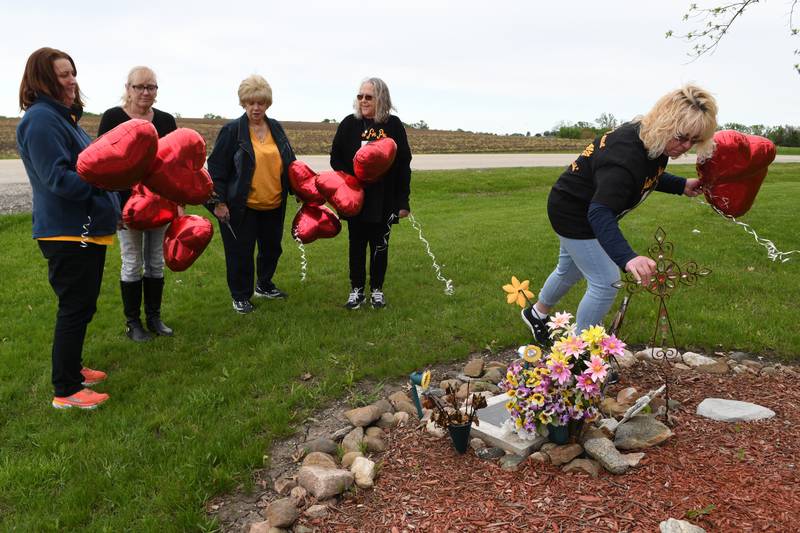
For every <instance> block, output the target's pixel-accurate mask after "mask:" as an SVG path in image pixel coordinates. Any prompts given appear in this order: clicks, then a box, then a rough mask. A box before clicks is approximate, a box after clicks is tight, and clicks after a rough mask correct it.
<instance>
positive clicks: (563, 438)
mask: <svg viewBox="0 0 800 533" xmlns="http://www.w3.org/2000/svg"><path fill="white" fill-rule="evenodd" d="M547 440H549V441H550V442H552V443H553V444H566V443H567V442H569V426H554V425H553V424H547Z"/></svg>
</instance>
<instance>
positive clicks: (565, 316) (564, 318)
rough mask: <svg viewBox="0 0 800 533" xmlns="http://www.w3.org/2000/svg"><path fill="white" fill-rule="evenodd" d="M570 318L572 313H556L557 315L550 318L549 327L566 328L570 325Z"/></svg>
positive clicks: (551, 328) (552, 328)
mask: <svg viewBox="0 0 800 533" xmlns="http://www.w3.org/2000/svg"><path fill="white" fill-rule="evenodd" d="M570 320H572V315H571V314H569V313H556V315H555V316H554V317H553V318H551V319H550V322H548V323H547V327H548V328H550V331H552V330H554V329H564V328H566V327H567V326H568V325H569V321H570Z"/></svg>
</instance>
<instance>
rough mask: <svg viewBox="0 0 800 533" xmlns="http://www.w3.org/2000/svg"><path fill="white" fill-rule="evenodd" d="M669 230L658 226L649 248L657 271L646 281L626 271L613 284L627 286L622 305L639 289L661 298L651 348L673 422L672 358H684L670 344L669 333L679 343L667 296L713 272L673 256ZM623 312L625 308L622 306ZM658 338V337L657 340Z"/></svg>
mask: <svg viewBox="0 0 800 533" xmlns="http://www.w3.org/2000/svg"><path fill="white" fill-rule="evenodd" d="M666 237H667V234H666V233H665V232H664V230H663V229H661V228H658V230H656V233H655V239H656V243H655V244H653V245H651V246H650V248H648V249H647V254H648V255H649V256H650V257H651V258H652V259H653V260H654V261H655V262H656V272H655V274H654V275H653V277H652V278H650V280H649V282H648V283H647V284H644V283H641V284H640V283H638V282H637V281H636V279H635V278H634V277H633V274H631V273H628V272H626V273H625V274H624V275H623V276H622V279H621V280H620V281H618V282H616V283H614V287H616V288H618V289H622V288H624V289H625V291H626V292H627V293H628V294H626V295H625V301H624V302H623V306H624V307H627V304H628V300H629V297H630V296H631V295H633V294H636V293H639V292H643V291H646V292H649V293H650V294H652V295H653V297H654V298H655V299H656V300H658V315H657V318H656V327H655V331H653V337H652V338H651V339H650V346H651V350H652V356H653V359H654V360H655V361H656V362H658V361H660V362H661V365H660V366H661V376H662V378H663V379H664V390H665V392H664V398H665V399H666V403H667V406H666V415H665V416H666V420H667V423H670V422H671V421H670V418H669V398H670V397H669V383H670V377H671V366H670V362H671V361H673V360H675V359H678V358H681V360H682V356H681V355H680V354H679V353H678V350H677V349H675V348H668V347H667V337H668V336H669V337H671V338H672V346H677V343H676V342H675V332H674V330H673V328H672V322H671V321H670V319H669V312H668V311H667V300H668V299H669V297H670V296H671V295H672V293H673V292H674V291H675V289H677V288H678V286H679V285H680V284H681V283H682V284H684V285H686V286H688V287H691V286H692V285H694V284H695V282H697V279H698V277H700V276H707V275H709V274H711V270H710V269H708V268H705V267H699V266H697V263H695V262H694V261H689V262H688V263H686V264H685V265H684V266H683V267H681V266H680V265H678V264H677V263H676V262H675V261H674V260H673V259H672V251H673V246H672V243H671V242H669V241H667V240H666ZM620 312H621V313H623V314H624V309H620ZM616 322H619V323H620V324H621V322H622V316H618V317H617V319H616V320H615V325H616V327H617V328H618V327H619V325H618V324H616ZM657 338H658V341H657Z"/></svg>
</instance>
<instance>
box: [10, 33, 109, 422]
mask: <svg viewBox="0 0 800 533" xmlns="http://www.w3.org/2000/svg"><path fill="white" fill-rule="evenodd" d="M76 74H77V70H76V68H75V62H74V61H73V60H72V58H71V57H70V56H69V55H68V54H66V53H65V52H62V51H60V50H56V49H53V48H40V49H39V50H36V51H35V52H34V53H33V54H31V56H30V57H29V58H28V62H27V64H26V65H25V73H24V74H23V76H22V83H20V88H19V106H20V109H22V110H24V111H25V115H24V116H23V117H22V120H20V122H19V125H18V126H17V150H18V151H19V154H20V157H21V158H22V162H23V164H24V165H25V171H26V172H27V174H28V179H29V180H30V182H31V189H33V238H34V239H36V240H37V241H38V244H39V248H40V250H41V251H42V255H43V256H44V257H45V258H46V259H47V264H48V278H49V280H50V286H51V287H52V288H53V291H54V292H55V294H56V296H57V297H58V312H57V313H56V325H55V332H54V335H53V351H52V365H53V370H52V380H53V387H54V389H55V395H54V398H53V401H52V404H53V407H56V408H58V409H63V408H68V407H78V408H81V409H93V408H95V407H97V406H98V405H100V404H101V403H103V402H104V401H106V400H107V399H108V394H100V393H96V392H94V391H92V390H91V389H88V388H84V386H91V385H94V384H96V383H99V382H101V381H103V380H104V379H105V378H106V374H105V373H104V372H101V371H98V370H92V369H90V368H87V367H84V366H83V364H82V354H83V341H84V337H85V336H86V328H87V326H88V325H89V322H90V321H91V320H92V316H93V315H94V312H95V310H96V309H97V297H98V295H99V294H100V284H101V282H102V279H103V266H104V263H105V257H106V247H107V246H108V245H109V244H111V243H112V242H113V238H114V232H115V230H116V226H117V221H118V219H119V201H118V200H117V195H116V194H113V193H110V192H107V191H103V190H101V189H97V188H95V187H93V186H91V185H89V184H88V183H86V182H85V181H83V180H82V179H81V178H80V176H78V174H77V173H76V171H75V164H76V162H77V160H78V154H79V153H80V152H81V151H82V150H83V149H84V148H86V146H88V145H89V143H90V142H91V139H90V138H89V136H88V135H87V134H86V132H85V131H83V129H81V127H80V126H78V120H80V117H81V114H82V112H83V102H82V101H81V93H80V89H79V88H78V83H77V81H76V79H75V76H76Z"/></svg>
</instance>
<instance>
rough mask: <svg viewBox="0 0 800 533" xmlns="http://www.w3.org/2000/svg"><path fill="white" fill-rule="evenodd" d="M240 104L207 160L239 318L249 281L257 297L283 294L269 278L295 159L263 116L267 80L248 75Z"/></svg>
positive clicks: (246, 308)
mask: <svg viewBox="0 0 800 533" xmlns="http://www.w3.org/2000/svg"><path fill="white" fill-rule="evenodd" d="M239 104H240V105H241V106H242V107H243V108H244V110H245V113H244V115H242V116H241V117H239V119H238V120H234V121H232V122H229V123H227V124H226V125H225V126H223V127H222V130H221V131H220V132H219V136H218V137H217V142H216V143H215V144H214V150H213V151H212V152H211V155H210V156H209V158H208V171H209V173H210V174H211V179H212V180H213V181H214V193H215V194H214V199H213V200H212V202H211V204H210V205H209V207H211V208H213V211H214V215H215V216H216V217H217V219H218V220H219V222H220V233H221V234H222V243H223V245H224V247H225V265H226V267H227V275H228V288H229V289H230V291H231V297H232V298H233V309H234V311H236V312H237V313H243V314H244V313H250V312H251V311H253V309H254V307H253V304H252V303H251V302H250V297H251V296H253V282H254V281H256V284H255V295H256V297H260V298H270V299H284V298H286V296H287V295H286V293H285V292H283V291H281V290H280V289H278V288H277V287H276V286H275V284H274V283H273V281H272V276H273V274H274V273H275V269H276V268H277V266H278V259H279V258H280V256H281V253H282V252H283V249H282V248H281V238H282V237H283V221H284V217H285V214H286V196H287V194H289V192H290V191H289V177H288V176H289V175H288V169H289V165H290V164H291V162H292V161H294V160H295V156H294V151H293V150H292V147H291V145H290V144H289V139H288V138H287V137H286V133H284V131H283V127H281V125H280V124H279V123H278V121H277V120H274V119H271V118H267V114H266V113H267V109H269V107H270V106H271V105H272V88H271V87H270V86H269V84H268V83H267V80H265V79H264V78H262V77H261V76H258V75H252V76H250V77H249V78H247V79H245V80H244V81H242V83H241V84H240V85H239ZM256 244H258V255H257V256H256V269H255V272H254V269H253V251H254V249H255V246H256ZM255 274H257V280H254V278H255Z"/></svg>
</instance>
